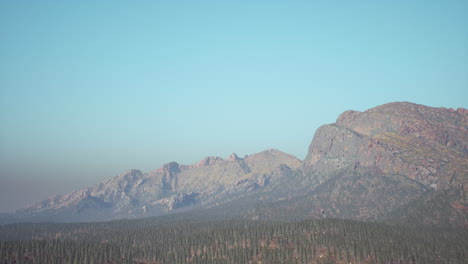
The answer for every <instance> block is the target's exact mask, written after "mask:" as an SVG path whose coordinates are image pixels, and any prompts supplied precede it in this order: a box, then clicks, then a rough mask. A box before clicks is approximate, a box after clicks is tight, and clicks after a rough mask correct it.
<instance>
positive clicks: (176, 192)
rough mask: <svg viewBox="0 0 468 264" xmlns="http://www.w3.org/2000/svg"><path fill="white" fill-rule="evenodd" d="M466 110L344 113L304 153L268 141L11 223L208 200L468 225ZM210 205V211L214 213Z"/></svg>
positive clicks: (273, 212)
mask: <svg viewBox="0 0 468 264" xmlns="http://www.w3.org/2000/svg"><path fill="white" fill-rule="evenodd" d="M467 148H468V110H466V109H461V108H460V109H457V110H453V109H446V108H433V107H428V106H423V105H417V104H413V103H408V102H401V103H400V102H397V103H389V104H385V105H381V106H378V107H375V108H372V109H369V110H367V111H364V112H357V111H347V112H344V113H343V114H341V115H340V116H339V117H338V119H337V120H336V122H335V123H333V124H329V125H324V126H322V127H320V128H319V129H318V130H317V131H316V133H315V135H314V137H313V139H312V142H311V144H310V146H309V151H308V154H307V157H306V158H305V160H304V161H302V162H301V161H300V160H298V159H297V158H295V157H294V156H291V155H289V154H286V153H283V152H281V151H278V150H274V149H270V150H267V151H263V152H260V153H256V154H253V155H250V156H245V157H243V158H240V157H238V156H237V155H235V154H232V155H231V156H230V157H229V158H227V159H222V158H220V157H207V158H205V159H203V160H201V161H200V162H198V163H196V164H193V165H180V164H178V163H176V162H171V163H168V164H165V165H164V166H162V167H161V168H159V169H157V170H155V171H151V172H148V173H143V172H141V171H138V170H130V171H127V172H125V173H123V174H120V175H118V176H116V177H114V178H111V179H109V180H107V181H104V182H102V183H100V184H97V185H95V186H93V187H90V188H87V189H83V190H80V191H75V192H72V193H70V194H66V195H59V196H56V197H54V198H51V199H48V200H45V201H42V202H39V203H36V204H34V205H32V206H30V207H28V208H26V209H23V210H20V211H19V212H18V213H17V214H16V216H14V219H15V220H11V216H10V217H9V220H7V221H8V222H11V221H26V220H27V221H94V220H107V219H118V218H135V217H144V216H153V215H162V214H168V213H172V212H181V211H188V210H191V209H193V208H208V209H209V210H208V211H209V212H210V214H219V215H225V216H240V217H246V218H251V219H279V220H280V219H286V220H287V219H306V218H324V217H332V218H347V219H355V220H368V221H380V220H384V221H391V222H404V223H416V224H418V223H429V224H445V225H468V218H467V215H468V201H467V199H466V197H468V195H467V191H465V189H466V187H465V186H466V184H467V183H468V182H467V177H468V149H467ZM208 211H206V212H208Z"/></svg>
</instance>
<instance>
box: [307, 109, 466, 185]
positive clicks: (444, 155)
mask: <svg viewBox="0 0 468 264" xmlns="http://www.w3.org/2000/svg"><path fill="white" fill-rule="evenodd" d="M467 124H468V111H467V110H466V109H458V110H453V109H445V108H432V107H427V106H423V105H417V104H412V103H390V104H385V105H382V106H379V107H375V108H372V109H369V110H367V111H365V112H357V111H347V112H344V113H343V114H341V115H340V116H339V117H338V119H337V121H336V123H334V124H331V125H324V126H322V127H320V128H319V129H318V130H317V132H316V134H315V137H314V139H313V141H312V144H311V145H310V147H309V153H308V155H307V157H306V159H305V161H304V166H305V167H306V168H309V169H312V170H314V171H316V172H318V173H320V174H322V175H325V176H326V175H327V174H329V173H330V172H331V171H334V170H337V169H340V168H345V167H349V166H353V167H358V166H362V167H372V166H375V167H377V168H379V169H380V170H381V171H382V173H384V174H400V175H405V176H407V177H409V178H411V179H413V180H416V181H418V182H421V183H423V184H424V185H427V186H431V187H432V188H444V187H445V186H447V184H449V183H454V182H457V183H462V182H463V178H464V175H467V174H468V158H467V154H468V150H467V144H468V125H467Z"/></svg>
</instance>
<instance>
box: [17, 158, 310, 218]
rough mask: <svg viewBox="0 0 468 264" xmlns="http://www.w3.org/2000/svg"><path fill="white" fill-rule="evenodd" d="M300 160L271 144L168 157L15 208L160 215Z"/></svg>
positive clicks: (217, 198)
mask: <svg viewBox="0 0 468 264" xmlns="http://www.w3.org/2000/svg"><path fill="white" fill-rule="evenodd" d="M300 165H301V161H300V160H298V159H297V158H295V157H294V156H292V155H289V154H286V153H283V152H281V151H279V150H275V149H270V150H266V151H263V152H260V153H256V154H253V155H250V156H246V157H244V158H240V157H238V156H237V155H236V154H232V155H231V156H230V157H229V158H228V159H222V158H220V157H207V158H205V159H203V160H201V161H200V162H198V163H196V164H193V165H180V164H178V163H176V162H170V163H167V164H165V165H164V166H162V167H161V168H159V169H157V170H155V171H151V172H148V173H143V172H141V171H139V170H129V171H127V172H124V173H122V174H120V175H117V176H115V177H113V178H111V179H109V180H106V181H104V182H101V183H99V184H97V185H95V186H93V187H90V188H87V189H83V190H79V191H75V192H72V193H70V194H66V195H58V196H55V197H53V198H50V199H48V200H45V201H41V202H39V203H36V204H33V205H31V206H29V207H28V208H26V209H23V210H21V211H19V212H18V215H20V216H21V218H24V219H34V220H41V221H43V220H47V221H93V220H107V219H115V218H133V217H142V216H152V215H161V214H165V213H168V212H169V211H172V210H176V209H181V208H186V207H190V206H193V205H202V204H210V203H213V202H216V203H218V204H219V203H222V202H223V201H228V200H230V199H232V198H231V197H230V196H232V195H235V196H239V195H242V194H243V193H247V192H249V191H254V190H257V189H261V188H262V187H264V186H265V185H266V183H267V182H270V181H274V180H275V177H276V175H277V174H275V173H274V170H275V169H276V168H280V166H286V167H288V168H292V169H295V168H298V167H299V166H300Z"/></svg>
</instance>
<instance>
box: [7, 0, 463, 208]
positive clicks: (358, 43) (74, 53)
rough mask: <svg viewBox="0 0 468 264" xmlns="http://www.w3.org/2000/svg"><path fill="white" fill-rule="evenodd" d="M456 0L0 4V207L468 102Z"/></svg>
mask: <svg viewBox="0 0 468 264" xmlns="http://www.w3.org/2000/svg"><path fill="white" fill-rule="evenodd" d="M467 14H468V1H464V0H460V1H455V0H443V1H430V0H425V1H419V0H415V1H407V0H404V1H402V0H392V1H360V0H356V1H333V0H326V1H313V0H309V1H294V0H292V1H274V0H269V1H203V0H201V1H183V0H181V1H143V0H141V1H86V0H85V1H46V0H42V1H13V0H12V1H6V0H3V1H0V36H1V37H0V38H1V41H0V212H7V211H13V210H15V209H18V208H20V207H24V206H26V205H27V204H29V203H31V202H34V201H37V200H42V199H45V198H46V197H48V196H51V195H54V194H63V193H66V192H69V191H72V190H75V189H80V188H84V187H87V186H91V185H94V184H96V183H98V182H100V181H102V180H104V179H107V178H109V177H112V176H114V175H116V174H118V173H121V172H123V171H125V170H127V169H132V168H136V169H141V170H143V171H150V170H154V169H157V168H159V167H160V166H161V165H163V164H164V163H167V162H170V161H177V162H179V163H181V164H192V163H195V162H197V161H199V160H201V159H203V158H204V157H205V156H220V157H223V158H226V157H228V156H229V155H230V154H231V153H233V152H235V153H237V154H238V155H239V156H243V155H247V154H252V153H256V152H260V151H263V150H265V149H269V148H276V149H279V150H282V151H284V152H287V153H290V154H293V155H295V156H297V157H298V158H299V159H304V157H305V155H306V152H307V147H308V145H309V144H310V142H311V140H312V137H313V135H314V132H315V130H316V129H317V128H318V127H319V126H320V125H323V124H328V123H333V122H334V121H335V120H336V118H337V116H338V115H339V114H340V113H342V112H343V111H346V110H350V109H353V110H359V111H364V110H366V109H368V108H371V107H374V106H377V105H381V104H384V103H388V102H393V101H410V102H414V103H418V104H425V105H429V106H434V107H441V106H443V107H447V108H458V107H463V108H468V16H467Z"/></svg>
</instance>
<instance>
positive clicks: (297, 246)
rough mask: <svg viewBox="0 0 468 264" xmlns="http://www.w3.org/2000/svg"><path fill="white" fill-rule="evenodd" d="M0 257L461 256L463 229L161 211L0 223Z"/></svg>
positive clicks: (319, 259) (435, 259) (336, 259)
mask: <svg viewBox="0 0 468 264" xmlns="http://www.w3.org/2000/svg"><path fill="white" fill-rule="evenodd" d="M0 238H1V242H0V260H1V263H2V264H3V263H5V264H9V263H50V264H54V263H134V264H136V263H139V264H143V263H153V264H156V263H314V264H315V263H323V264H324V263H468V246H467V245H468V232H467V231H466V229H441V228H436V227H429V226H426V227H420V228H409V227H405V226H392V225H387V224H379V223H363V222H354V221H349V220H335V219H321V220H308V221H298V222H271V221H270V222H262V221H251V220H240V219H238V220H222V221H221V220H220V221H215V220H213V221H207V220H206V219H201V218H200V217H193V218H189V217H187V216H184V217H178V216H166V217H159V218H148V219H142V220H122V221H114V222H103V223H80V224H14V225H5V226H1V227H0Z"/></svg>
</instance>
